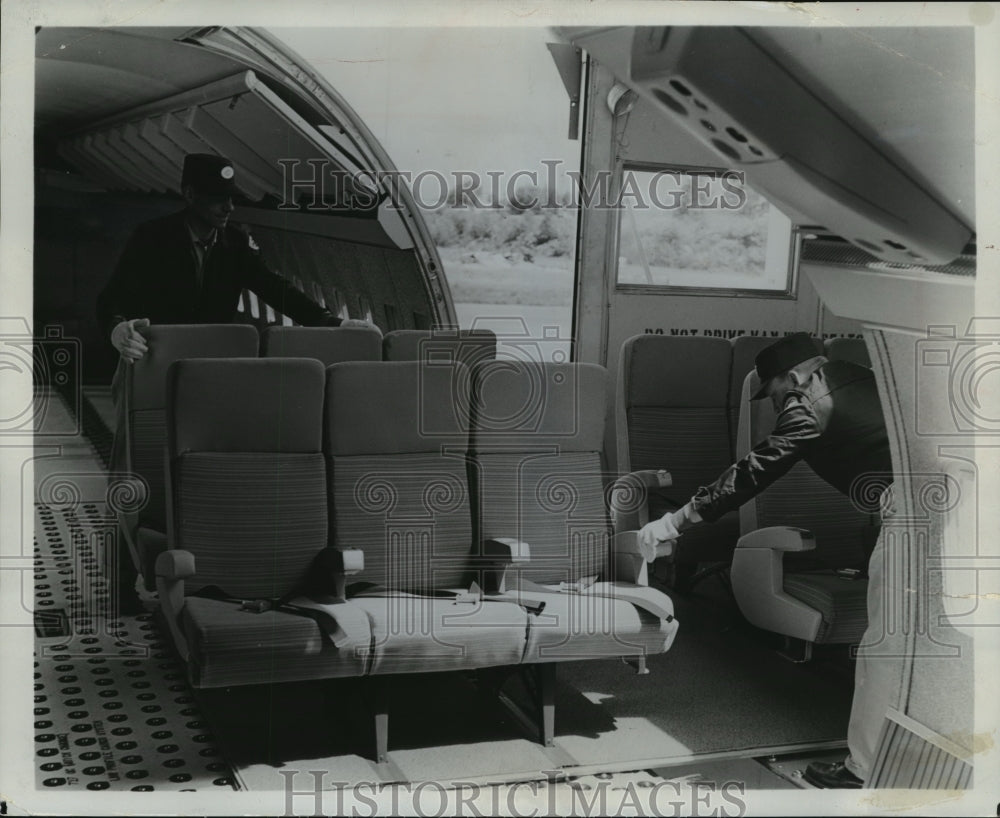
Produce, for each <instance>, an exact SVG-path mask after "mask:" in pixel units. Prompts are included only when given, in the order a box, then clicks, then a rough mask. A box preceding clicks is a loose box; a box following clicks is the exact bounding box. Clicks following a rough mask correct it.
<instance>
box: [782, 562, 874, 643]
mask: <svg viewBox="0 0 1000 818" xmlns="http://www.w3.org/2000/svg"><path fill="white" fill-rule="evenodd" d="M783 587H784V590H785V593H786V594H788V595H789V596H792V597H795V598H796V599H797V600H799V601H800V602H804V603H805V604H806V605H808V606H809V607H811V608H813V609H815V610H817V611H819V614H820V616H821V617H822V618H823V624H822V625H821V626H820V629H819V634H818V635H817V637H816V641H817V642H828V643H837V644H841V643H848V644H854V643H857V642H860V641H861V637H862V636H863V635H864V632H865V628H866V627H867V626H868V580H867V579H846V578H844V577H840V576H837V574H835V573H834V572H833V571H816V572H814V573H791V574H785V579H784V585H783Z"/></svg>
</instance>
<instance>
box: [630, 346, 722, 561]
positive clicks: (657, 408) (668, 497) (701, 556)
mask: <svg viewBox="0 0 1000 818" xmlns="http://www.w3.org/2000/svg"><path fill="white" fill-rule="evenodd" d="M731 358H732V347H731V344H730V342H729V341H727V340H725V339H722V338H708V337H690V336H684V337H671V336H662V335H640V336H637V337H635V338H631V339H629V340H628V341H626V342H625V345H624V346H623V349H622V361H621V366H622V375H621V388H622V390H623V392H624V395H623V401H624V411H625V423H626V425H627V440H628V454H629V468H630V469H631V470H633V471H635V470H640V469H666V470H667V471H669V472H670V476H671V478H672V481H673V485H672V486H670V487H669V488H666V489H663V490H662V491H657V492H653V493H651V495H650V501H649V508H648V511H649V518H650V519H651V520H652V519H656V518H657V517H661V516H662V515H663V514H665V513H666V512H667V511H671V510H673V509H675V508H678V507H679V506H681V505H683V504H684V503H686V502H687V501H688V499H690V498H691V496H692V495H694V493H695V491H697V489H698V487H699V486H702V485H705V484H706V483H708V482H710V481H712V480H714V479H715V478H716V477H717V476H718V475H719V474H721V473H722V471H723V470H724V469H726V468H728V467H729V466H730V465H731V464H732V462H733V453H732V444H731V442H730V432H729V416H728V410H727V403H726V402H727V397H728V389H729V380H730V371H731ZM619 422H620V421H619ZM738 534H739V527H738V520H737V518H736V516H735V515H726V516H725V517H723V518H722V519H720V520H718V521H717V522H716V523H714V524H712V525H704V526H699V527H697V528H695V529H693V530H692V531H690V532H688V533H686V534H685V535H684V537H683V538H681V539H680V540H678V541H677V544H676V546H675V550H674V553H673V555H672V560H673V561H674V562H680V563H698V562H702V561H711V560H724V559H728V557H729V556H730V555H731V554H732V551H733V547H734V544H735V542H736V538H737V536H738Z"/></svg>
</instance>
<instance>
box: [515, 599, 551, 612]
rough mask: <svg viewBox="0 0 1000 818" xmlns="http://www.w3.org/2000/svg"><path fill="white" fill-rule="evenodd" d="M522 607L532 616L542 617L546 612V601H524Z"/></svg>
mask: <svg viewBox="0 0 1000 818" xmlns="http://www.w3.org/2000/svg"><path fill="white" fill-rule="evenodd" d="M521 606H522V607H523V608H524V610H526V611H527V612H528V613H530V614H534V615H535V616H541V613H542V611H544V610H545V600H544V599H522V600H521Z"/></svg>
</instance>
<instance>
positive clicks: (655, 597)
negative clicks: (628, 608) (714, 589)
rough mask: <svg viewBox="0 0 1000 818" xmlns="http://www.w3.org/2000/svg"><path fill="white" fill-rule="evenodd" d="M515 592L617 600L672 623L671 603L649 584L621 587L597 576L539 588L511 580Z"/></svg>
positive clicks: (535, 584) (525, 581)
mask: <svg viewBox="0 0 1000 818" xmlns="http://www.w3.org/2000/svg"><path fill="white" fill-rule="evenodd" d="M514 583H515V585H514V590H519V591H528V592H534V593H545V594H577V595H579V596H592V597H599V598H603V599H617V600H621V601H622V602H628V603H629V604H631V605H634V606H635V607H637V608H641V609H642V610H644V611H646V612H647V613H650V614H652V615H653V616H655V617H656V618H657V619H662V620H664V621H665V622H673V621H674V613H673V604H672V603H671V602H670V597H668V596H667V595H666V594H664V593H663V592H662V591H658V590H657V589H656V588H650V587H649V586H648V585H632V584H627V585H624V584H620V583H617V582H597V575H596V574H595V575H593V576H588V577H581V578H580V579H578V580H577V581H576V582H560V583H559V585H558V586H548V585H542V584H540V583H537V582H532V581H531V580H530V579H522V578H517V579H515V580H514Z"/></svg>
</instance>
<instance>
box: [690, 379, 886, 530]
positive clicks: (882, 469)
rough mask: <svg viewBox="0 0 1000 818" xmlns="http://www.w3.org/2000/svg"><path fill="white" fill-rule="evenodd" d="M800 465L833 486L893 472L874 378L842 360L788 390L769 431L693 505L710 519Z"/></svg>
mask: <svg viewBox="0 0 1000 818" xmlns="http://www.w3.org/2000/svg"><path fill="white" fill-rule="evenodd" d="M799 460H805V461H806V463H808V464H809V466H810V467H812V469H813V471H815V472H816V474H818V475H819V476H820V477H822V478H823V479H824V480H826V482H827V483H829V484H830V485H831V486H833V487H834V488H836V489H838V490H840V491H841V492H842V493H844V494H846V495H850V489H851V484H852V483H853V482H854V481H855V480H856V479H857V478H859V477H860V476H862V475H864V474H869V473H879V474H883V475H888V474H891V473H892V459H891V457H890V454H889V438H888V435H887V434H886V429H885V420H884V419H883V417H882V406H881V404H880V402H879V397H878V390H877V389H876V386H875V376H874V375H873V374H872V372H871V370H869V369H867V368H866V367H863V366H858V365H857V364H853V363H850V362H848V361H827V362H826V363H824V364H822V365H821V366H820V367H819V368H818V369H817V370H816V371H815V372H814V373H813V374H812V375H811V376H810V377H809V379H808V380H807V381H806V383H804V384H803V385H802V386H800V387H798V388H797V389H792V390H789V392H788V393H787V395H786V396H785V402H784V405H783V406H782V408H781V411H780V413H779V414H778V417H777V420H776V422H775V426H774V431H773V432H771V434H770V435H769V436H768V437H767V438H766V439H765V440H763V441H761V442H760V443H758V444H757V445H756V446H754V448H753V450H752V451H751V452H749V453H748V454H747V456H746V457H744V458H743V459H742V460H740V461H739V462H738V463H736V464H735V465H733V466H730V467H729V469H727V470H726V471H725V472H724V473H723V474H722V476H721V477H720V478H719V479H718V480H716V481H715V482H714V483H712V484H711V485H709V486H702V487H701V488H700V489H698V491H697V492H696V493H695V496H694V498H693V500H692V504H693V506H694V508H695V510H697V512H698V513H699V514H700V515H701V516H702V517H703V518H704V519H705V520H708V521H710V522H711V521H714V520H717V519H718V518H719V517H721V516H722V515H723V514H725V513H726V512H728V511H731V510H733V509H735V508H739V507H740V506H741V505H743V503H745V502H746V501H747V500H750V499H751V498H753V497H755V496H756V495H758V494H759V493H760V492H762V491H763V490H764V489H766V488H767V487H768V486H769V485H771V483H773V482H774V481H775V480H777V479H778V478H779V477H781V476H782V475H784V474H785V473H786V472H787V471H788V470H789V469H791V467H792V466H794V465H795V464H796V463H797V462H798V461H799Z"/></svg>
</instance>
